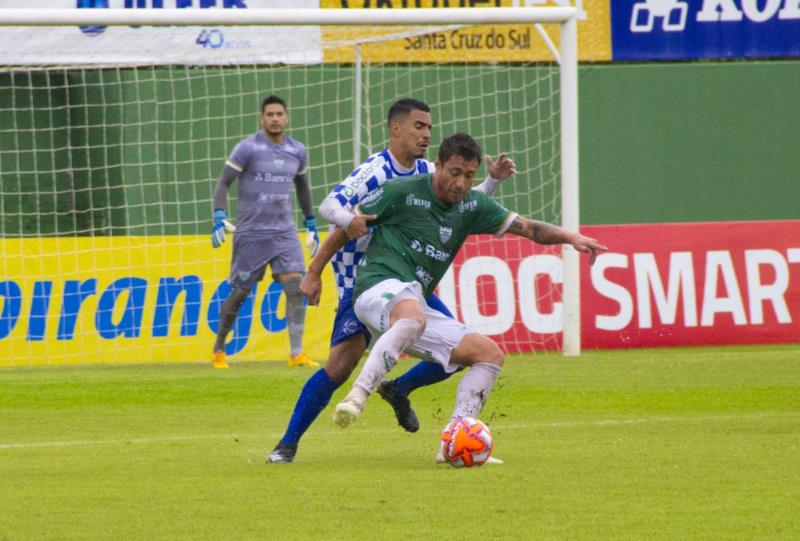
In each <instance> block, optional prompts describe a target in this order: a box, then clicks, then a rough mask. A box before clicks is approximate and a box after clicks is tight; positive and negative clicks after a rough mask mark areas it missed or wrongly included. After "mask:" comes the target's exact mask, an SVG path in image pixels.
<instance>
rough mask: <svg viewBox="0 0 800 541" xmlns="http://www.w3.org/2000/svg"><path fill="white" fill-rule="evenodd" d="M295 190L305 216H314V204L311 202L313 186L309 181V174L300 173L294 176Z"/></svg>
mask: <svg viewBox="0 0 800 541" xmlns="http://www.w3.org/2000/svg"><path fill="white" fill-rule="evenodd" d="M294 191H295V192H296V193H297V202H298V203H299V204H300V209H301V210H302V211H303V216H304V217H306V218H308V217H312V216H314V205H313V204H312V202H311V186H310V185H309V183H308V175H307V174H306V173H300V174H299V175H295V177H294Z"/></svg>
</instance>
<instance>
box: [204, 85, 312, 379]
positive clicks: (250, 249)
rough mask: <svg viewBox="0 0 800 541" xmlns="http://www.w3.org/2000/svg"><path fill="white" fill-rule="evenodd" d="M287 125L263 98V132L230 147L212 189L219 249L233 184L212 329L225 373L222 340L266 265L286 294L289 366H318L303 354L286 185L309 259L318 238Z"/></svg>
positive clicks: (296, 249)
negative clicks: (225, 273)
mask: <svg viewBox="0 0 800 541" xmlns="http://www.w3.org/2000/svg"><path fill="white" fill-rule="evenodd" d="M288 122H289V116H288V115H287V112H286V103H285V102H284V101H283V100H282V99H281V98H279V97H278V96H268V97H267V98H265V99H264V101H263V102H262V104H261V125H262V128H263V129H262V130H259V131H258V132H257V133H255V134H253V135H251V136H250V137H248V138H246V139H244V140H243V141H241V142H240V143H239V144H238V145H236V147H235V148H234V149H233V152H231V155H230V157H229V158H228V160H227V161H226V162H225V168H224V169H223V170H222V174H221V175H220V178H219V181H218V182H217V187H216V189H215V190H214V226H213V229H212V232H211V244H212V246H213V247H214V248H219V247H220V246H221V244H222V243H223V242H225V230H226V229H228V230H229V231H230V230H233V229H234V228H233V226H232V225H231V224H229V223H228V221H227V220H228V212H227V211H226V207H227V201H228V189H229V188H230V185H231V184H232V183H233V181H234V180H236V179H237V178H238V179H239V202H238V206H237V208H236V218H237V223H236V227H235V231H236V235H235V236H234V239H233V256H232V259H231V274H230V277H229V278H228V282H229V283H230V285H231V286H232V289H231V292H230V295H228V298H227V299H226V300H225V302H224V303H223V304H222V308H221V309H220V315H219V331H218V332H217V339H216V342H215V343H214V349H213V353H212V355H211V362H212V365H213V366H214V367H215V368H227V367H228V362H227V361H226V359H225V338H226V337H227V335H228V333H229V332H230V330H231V327H232V326H233V323H234V321H236V316H237V315H238V313H239V308H240V307H241V306H242V303H244V301H245V300H246V299H247V296H248V295H250V292H251V291H252V289H253V287H254V286H255V285H256V283H257V282H260V281H261V280H262V279H263V278H264V272H265V270H266V267H267V265H269V266H270V270H271V271H272V276H273V278H274V279H275V280H277V281H278V282H280V284H281V286H282V287H283V291H284V293H285V294H286V319H287V326H288V329H289V342H290V348H291V351H290V356H289V366H311V367H318V366H319V364H318V363H316V362H314V361H312V360H311V359H310V358H309V357H308V355H306V354H305V353H304V352H303V333H304V330H305V317H306V308H305V301H304V299H303V295H302V293H301V292H300V280H301V278H302V276H303V273H305V270H306V269H305V259H304V257H303V249H302V248H301V247H300V241H299V239H298V237H297V226H296V225H295V221H294V209H293V208H292V202H291V188H292V185H293V184H294V187H295V191H296V192H297V199H298V201H299V203H300V208H301V209H302V211H303V215H304V216H305V220H304V222H303V224H304V225H305V227H306V230H307V236H308V238H307V242H306V244H307V246H308V247H309V248H310V249H311V250H312V252H313V253H312V257H313V255H314V253H316V250H317V248H318V247H319V234H318V233H317V222H316V218H315V217H314V209H313V205H312V203H311V188H310V187H309V184H308V176H307V175H306V165H307V156H306V148H305V146H304V145H303V143H301V142H300V141H298V140H297V139H294V138H293V137H290V136H289V135H287V134H286V133H284V130H285V129H286V125H287V124H288Z"/></svg>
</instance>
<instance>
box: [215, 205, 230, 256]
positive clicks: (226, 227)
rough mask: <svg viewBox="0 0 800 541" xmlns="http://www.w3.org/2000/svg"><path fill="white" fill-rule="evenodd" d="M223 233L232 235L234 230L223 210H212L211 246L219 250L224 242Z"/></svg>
mask: <svg viewBox="0 0 800 541" xmlns="http://www.w3.org/2000/svg"><path fill="white" fill-rule="evenodd" d="M225 231H228V232H229V233H233V232H234V231H236V228H235V227H234V226H233V224H232V223H230V222H229V221H228V213H227V212H225V210H224V209H214V227H213V228H211V246H213V247H214V248H219V247H220V246H222V243H223V242H225Z"/></svg>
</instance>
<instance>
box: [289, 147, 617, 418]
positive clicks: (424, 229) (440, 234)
mask: <svg viewBox="0 0 800 541" xmlns="http://www.w3.org/2000/svg"><path fill="white" fill-rule="evenodd" d="M480 162H481V149H480V147H479V146H478V143H477V142H476V141H475V140H474V139H473V138H472V137H471V136H470V135H468V134H466V133H457V134H455V135H452V136H450V137H448V138H446V139H445V140H444V141H442V144H441V146H440V147H439V153H438V155H437V159H436V170H435V171H434V172H433V173H432V174H423V175H417V176H414V177H411V178H409V179H407V180H402V181H397V182H391V183H387V184H386V185H385V186H383V187H382V188H381V189H379V190H376V191H375V192H373V193H372V194H370V195H369V196H367V197H365V198H363V199H362V200H361V202H360V203H359V206H358V211H359V213H360V214H363V215H364V216H365V217H366V218H367V219H368V220H369V221H370V224H371V225H374V226H375V230H374V233H373V238H372V240H371V242H370V244H369V247H368V249H367V251H366V253H365V254H364V255H363V256H362V258H361V260H360V263H359V269H358V278H357V280H356V284H355V288H354V290H353V297H354V299H355V304H354V307H355V313H356V315H357V316H358V317H359V319H360V320H361V322H362V323H363V324H365V325H366V326H367V329H368V330H369V332H371V333H373V336H374V337H375V340H374V341H373V342H372V345H371V347H370V353H369V357H367V360H366V362H365V363H364V366H363V368H362V369H361V373H360V374H359V376H358V378H357V379H356V381H355V382H354V383H353V387H352V389H351V390H350V392H349V393H348V394H347V396H346V397H345V398H344V399H343V400H342V401H341V402H339V404H337V405H336V408H335V413H334V421H335V422H336V424H337V425H339V426H340V427H342V428H344V427H346V426H348V425H349V424H351V423H352V422H353V421H355V420H356V419H358V417H359V416H360V415H361V412H362V411H363V409H364V405H365V403H366V401H367V399H368V397H369V396H370V394H372V393H373V392H374V391H376V390H377V389H378V385H379V383H380V382H381V381H383V379H384V377H385V376H386V374H387V373H388V372H389V371H390V370H391V369H392V368H393V367H394V366H395V365H396V364H397V361H398V359H399V357H400V355H401V353H409V354H412V355H418V356H421V357H423V358H426V359H430V360H432V361H436V362H437V363H440V364H441V365H442V366H443V367H444V369H446V370H447V371H448V372H454V371H456V370H457V369H458V368H460V367H469V370H468V371H467V373H466V374H465V375H464V377H463V378H462V380H461V382H460V385H459V387H458V391H457V393H456V404H455V407H454V409H453V414H452V418H454V419H455V418H459V417H475V418H477V417H478V416H479V414H480V413H481V411H482V409H483V406H484V404H485V402H486V399H487V398H488V396H489V394H490V393H491V391H492V388H493V386H494V383H495V381H496V380H497V377H498V375H499V374H500V369H501V368H502V366H503V357H504V356H503V352H502V351H501V349H500V348H499V347H498V346H497V344H495V343H494V342H493V341H492V340H491V339H489V338H487V337H486V336H484V335H482V334H480V333H476V332H473V331H470V330H469V329H468V328H467V326H466V325H464V324H463V323H461V322H459V321H457V320H456V319H455V318H452V317H444V316H443V315H442V314H441V312H440V311H438V310H436V309H435V308H434V307H431V306H430V303H429V299H430V297H431V294H432V292H433V291H434V289H435V288H436V286H437V285H438V283H439V281H440V280H441V279H442V277H443V276H444V274H445V272H447V269H448V268H449V267H450V265H451V263H452V262H453V259H454V258H455V256H456V254H457V253H458V251H459V250H460V249H461V246H463V244H464V242H465V241H466V240H467V238H468V237H469V236H470V235H475V234H481V233H487V234H488V233H493V234H495V235H496V236H498V237H502V236H503V235H504V234H505V233H506V232H508V233H511V234H514V235H519V236H521V237H524V238H526V239H529V240H531V241H533V242H537V243H540V244H568V245H571V246H572V247H573V248H574V249H575V250H577V251H578V252H583V253H587V254H589V263H590V264H591V263H594V260H595V258H596V256H597V254H598V253H601V252H604V251H606V250H607V248H606V247H605V246H603V245H601V244H599V243H598V242H597V241H596V240H595V239H592V238H589V237H585V236H583V235H581V234H580V233H573V232H570V231H567V230H566V229H563V228H561V227H558V226H555V225H552V224H548V223H545V222H540V221H536V220H530V219H528V218H524V217H522V216H519V215H518V214H517V213H515V212H512V211H509V210H508V209H506V208H505V207H503V206H501V205H499V204H498V203H497V202H495V201H494V200H492V199H491V198H489V197H487V196H486V194H483V193H480V192H478V191H476V190H471V189H470V188H471V187H472V184H473V182H474V180H475V175H476V173H477V172H478V167H479V166H480ZM437 225H438V227H437ZM346 242H347V238H346V236H345V234H344V233H343V232H342V231H336V232H335V233H333V234H332V235H330V240H329V241H326V245H328V247H327V249H328V250H333V249H335V248H337V247H339V246H342V245H344V244H345V243H346ZM325 249H326V248H325V247H323V250H325ZM312 266H313V265H312ZM311 273H312V271H311V270H310V271H309V274H311ZM314 274H315V275H316V273H314ZM316 282H317V285H318V286H319V287H321V284H322V282H321V281H319V280H316ZM305 286H306V284H305V281H304V287H303V289H304V292H305V290H306V289H307V288H306V287H305ZM317 297H318V296H317ZM317 297H314V298H309V302H311V303H312V304H313V302H314V300H315V298H317Z"/></svg>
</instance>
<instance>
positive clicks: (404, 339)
mask: <svg viewBox="0 0 800 541" xmlns="http://www.w3.org/2000/svg"><path fill="white" fill-rule="evenodd" d="M389 317H390V327H389V330H387V331H386V332H384V333H383V334H382V335H381V337H380V338H379V339H378V340H377V341H376V342H375V344H374V345H373V346H372V350H371V351H370V354H369V356H368V357H367V361H366V362H365V363H364V367H363V368H362V369H361V373H360V374H359V376H358V378H357V379H356V381H355V383H354V384H353V388H352V389H351V390H350V392H349V393H348V394H347V396H346V397H345V398H344V400H342V401H341V402H339V403H338V404H337V405H336V410H335V411H334V414H333V421H334V422H335V423H336V424H337V425H338V426H340V427H341V428H344V427H346V426H347V425H349V424H350V423H352V422H353V421H355V420H356V419H357V418H358V416H359V415H361V412H362V411H363V410H364V405H365V403H366V401H367V397H368V396H369V395H370V394H372V392H374V391H375V388H376V387H377V386H378V384H380V382H381V381H383V378H384V377H385V376H386V374H387V372H388V371H389V370H391V369H392V368H393V367H394V366H395V365H396V364H397V360H398V359H399V358H400V354H401V353H402V352H403V351H404V350H405V349H406V348H409V347H410V346H411V345H412V344H413V343H414V342H416V341H417V340H418V339H419V337H420V336H421V335H422V332H423V331H424V330H425V314H424V312H423V309H422V306H421V305H420V304H419V302H418V301H416V300H414V299H402V300H400V301H398V302H397V304H395V305H394V307H392V310H391V312H390V316H389Z"/></svg>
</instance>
